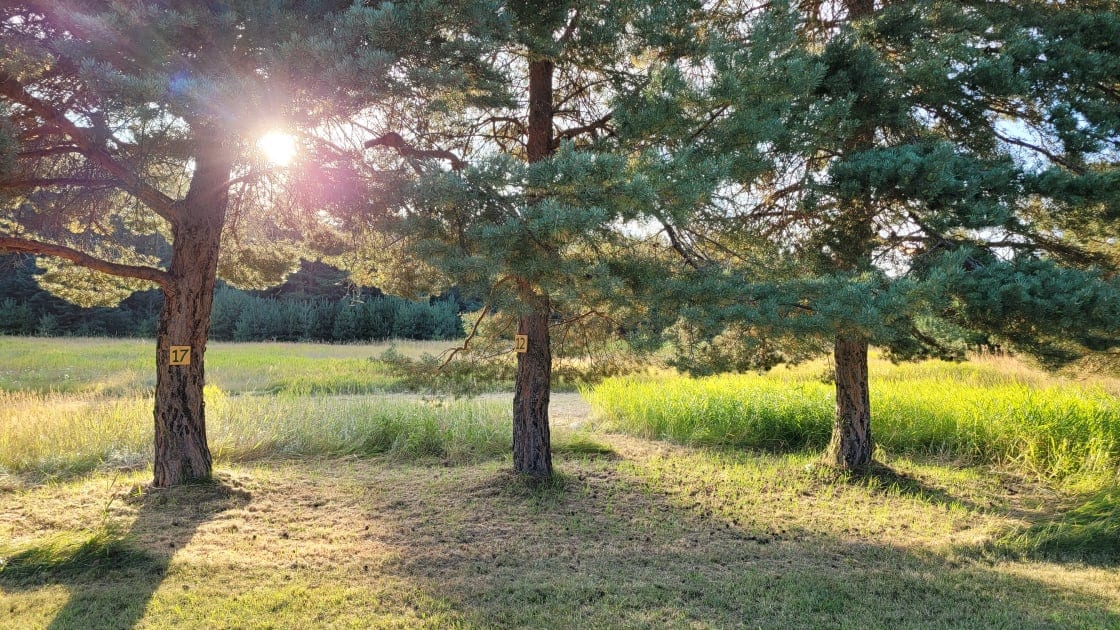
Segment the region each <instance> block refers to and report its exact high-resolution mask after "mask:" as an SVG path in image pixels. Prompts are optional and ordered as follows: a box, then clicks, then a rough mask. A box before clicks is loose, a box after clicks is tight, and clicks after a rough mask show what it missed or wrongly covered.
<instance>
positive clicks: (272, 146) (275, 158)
mask: <svg viewBox="0 0 1120 630" xmlns="http://www.w3.org/2000/svg"><path fill="white" fill-rule="evenodd" d="M257 147H258V148H259V149H260V150H261V153H263V154H264V157H265V159H267V160H268V161H269V162H272V163H273V164H275V165H277V166H287V165H288V164H290V163H291V162H292V159H293V158H294V157H295V156H296V139H295V138H294V137H292V136H291V134H287V133H284V132H283V131H270V132H268V133H266V134H264V135H263V136H261V139H260V140H257Z"/></svg>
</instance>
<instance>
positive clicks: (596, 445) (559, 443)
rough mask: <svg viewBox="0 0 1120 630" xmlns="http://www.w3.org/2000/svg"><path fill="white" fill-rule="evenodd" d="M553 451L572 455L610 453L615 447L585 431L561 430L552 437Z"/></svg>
mask: <svg viewBox="0 0 1120 630" xmlns="http://www.w3.org/2000/svg"><path fill="white" fill-rule="evenodd" d="M552 452H553V453H567V454H571V455H610V454H612V453H614V449H613V448H611V446H610V445H609V444H604V443H603V442H600V441H599V440H596V439H595V438H593V437H591V436H590V435H588V434H587V433H584V432H580V431H574V432H566V431H559V432H557V433H556V434H555V435H554V436H553V438H552Z"/></svg>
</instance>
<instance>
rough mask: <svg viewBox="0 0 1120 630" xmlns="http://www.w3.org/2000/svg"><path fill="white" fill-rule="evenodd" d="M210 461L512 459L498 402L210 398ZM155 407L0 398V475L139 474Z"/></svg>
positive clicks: (86, 398) (83, 399)
mask: <svg viewBox="0 0 1120 630" xmlns="http://www.w3.org/2000/svg"><path fill="white" fill-rule="evenodd" d="M206 404H207V407H206V411H207V433H208V438H209V443H210V448H211V451H212V452H213V454H214V456H215V459H217V460H218V461H219V462H221V461H227V462H228V461H244V460H249V459H255V458H262V457H271V456H294V455H380V454H384V455H389V456H392V457H397V458H402V459H418V458H426V457H431V458H438V459H441V460H443V461H447V462H451V463H464V462H469V461H476V460H480V459H485V458H490V457H496V456H500V455H504V454H505V453H507V452H509V448H510V446H509V445H510V437H509V434H510V428H509V427H510V421H509V411H508V409H507V407H506V406H505V405H502V404H500V403H496V402H469V401H456V402H451V403H426V402H421V401H408V400H397V399H392V398H385V397H295V396H229V395H227V394H224V393H222V392H221V391H220V390H218V389H217V388H216V387H213V386H208V387H207V388H206ZM151 410H152V400H151V399H150V398H146V397H130V398H117V399H103V398H100V397H97V396H93V395H66V394H57V393H55V394H36V393H4V392H0V473H3V472H7V473H10V474H32V475H39V476H51V475H66V474H75V473H81V472H86V471H89V470H93V469H96V468H100V467H125V468H131V467H136V468H139V467H143V466H145V465H147V464H148V462H150V460H151V453H152V440H153V438H152V425H153V421H152V411H151Z"/></svg>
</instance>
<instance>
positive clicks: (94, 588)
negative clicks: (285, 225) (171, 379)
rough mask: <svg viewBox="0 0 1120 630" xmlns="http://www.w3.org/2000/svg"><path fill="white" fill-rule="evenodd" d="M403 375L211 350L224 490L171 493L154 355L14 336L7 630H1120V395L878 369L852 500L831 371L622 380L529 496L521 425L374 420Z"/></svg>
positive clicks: (338, 349)
mask: <svg viewBox="0 0 1120 630" xmlns="http://www.w3.org/2000/svg"><path fill="white" fill-rule="evenodd" d="M382 349H383V347H371V346H317V345H297V344H260V345H255V344H214V345H213V346H212V347H211V349H210V352H209V353H208V360H209V361H208V366H207V367H208V370H207V373H208V376H210V377H211V382H212V383H214V385H215V386H214V387H211V388H210V389H209V390H208V392H207V396H208V411H209V413H210V423H211V441H212V443H213V445H214V450H215V453H216V457H217V461H218V465H217V481H216V483H214V484H206V485H196V486H188V487H182V488H175V489H170V490H155V491H153V490H148V489H146V488H145V486H144V483H145V482H146V481H147V479H148V477H149V472H148V471H147V466H148V465H149V461H148V458H149V457H150V456H149V455H148V453H149V451H148V449H149V448H150V447H149V446H147V445H146V441H148V440H150V439H151V438H150V435H151V428H150V424H151V412H150V405H151V401H150V387H151V381H150V378H151V376H150V375H149V374H147V372H146V370H147V367H146V366H147V365H149V364H150V363H152V362H153V358H152V356H151V355H152V352H153V350H152V348H151V344H150V342H136V341H106V340H76V341H75V340H39V339H13V338H0V392H3V393H0V558H3V565H0V627H3V628H8V627H12V628H46V627H53V628H116V627H119V628H129V627H200V628H201V627H206V628H225V627H229V628H288V627H305V628H317V627H353V628H366V627H419V626H426V627H448V626H451V627H495V626H498V627H575V628H585V627H586V628H591V627H651V628H660V627H734V626H747V627H759V626H761V627H774V628H787V627H849V626H870V627H889V628H894V627H921V628H925V627H969V628H971V627H1015V628H1032V627H1120V567H1118V560H1120V559H1118V558H1117V555H1116V554H1115V553H1114V551H1116V550H1117V549H1118V546H1120V542H1117V541H1120V531H1118V530H1117V527H1120V525H1118V523H1120V513H1117V509H1116V506H1117V504H1118V502H1120V492H1118V491H1117V479H1116V474H1117V465H1118V464H1117V462H1118V461H1120V457H1118V456H1117V452H1118V451H1117V450H1116V445H1115V444H1112V443H1110V442H1109V440H1110V439H1112V438H1113V437H1116V436H1115V435H1114V434H1113V433H1112V431H1113V429H1114V427H1115V426H1116V425H1114V424H1112V423H1113V421H1114V418H1115V414H1116V413H1117V410H1120V402H1117V400H1116V399H1115V397H1114V392H1115V391H1116V389H1115V388H1114V383H1113V382H1112V381H1110V380H1108V379H1097V380H1095V381H1094V382H1091V383H1086V382H1079V383H1073V382H1070V381H1066V380H1063V379H1058V378H1054V377H1050V376H1046V375H1043V374H1041V373H1038V372H1036V371H1033V370H1031V369H1030V368H1027V367H1025V366H1023V365H1021V364H1019V363H1017V362H1012V361H1007V360H1000V361H988V362H981V363H978V364H969V365H965V366H951V365H947V364H940V363H925V364H919V365H916V366H899V367H895V366H891V365H890V364H887V363H884V362H879V361H876V362H875V363H874V364H873V366H872V379H873V381H874V382H876V383H878V385H876V386H875V387H876V388H877V389H876V392H877V393H876V394H875V396H876V398H875V401H876V404H877V405H878V406H881V407H882V409H883V410H882V411H881V412H880V413H881V417H877V418H876V420H875V421H876V422H877V423H879V424H881V425H882V427H883V430H884V432H883V439H884V443H885V445H884V447H883V448H882V449H881V450H880V452H879V453H878V459H879V460H880V461H881V462H882V464H883V465H882V466H879V467H878V468H876V470H875V471H874V473H873V474H871V475H869V476H867V477H860V478H850V477H843V476H841V477H837V476H835V475H833V474H831V473H829V472H828V471H826V470H822V469H820V468H819V467H817V466H816V465H815V451H816V449H817V448H818V446H819V440H820V437H819V436H818V434H819V433H820V431H821V429H820V426H819V425H820V423H821V418H820V413H821V412H820V408H822V405H823V409H824V411H825V413H826V414H827V408H828V404H827V394H828V388H827V385H824V384H822V383H820V382H819V376H820V374H821V373H822V372H823V368H824V364H823V363H822V364H819V365H809V366H802V367H799V368H796V369H794V370H779V371H776V372H775V373H772V374H770V375H766V376H762V377H759V376H750V375H748V376H741V377H718V378H717V379H712V380H704V379H701V380H695V381H694V380H691V379H683V378H679V377H668V376H658V377H648V378H643V379H619V380H614V381H609V382H607V383H606V384H604V385H603V386H601V388H599V389H597V390H595V391H592V392H589V393H587V396H588V397H589V398H590V399H591V401H592V402H593V403H594V409H595V411H594V414H595V417H594V418H592V419H590V420H585V419H576V420H575V421H573V419H572V418H571V417H567V416H566V417H565V418H564V420H562V421H560V422H557V423H556V424H557V425H558V426H556V427H555V429H556V431H555V433H556V435H555V438H556V442H557V445H558V449H557V451H558V452H557V454H556V466H557V469H558V471H559V475H558V477H557V479H556V481H555V483H552V484H549V485H546V486H543V487H532V486H529V485H527V484H526V482H525V481H524V480H521V479H519V478H517V477H515V476H513V475H511V474H509V473H508V472H507V469H508V468H509V466H510V463H509V455H508V453H507V450H508V442H509V437H508V435H509V411H508V401H503V400H500V399H498V400H495V399H493V398H489V399H486V400H475V401H452V402H440V401H423V400H419V399H410V398H408V397H402V396H400V395H395V394H390V395H384V394H381V393H379V392H387V391H388V392H391V391H394V390H395V389H396V388H395V386H394V384H393V382H392V379H391V378H390V377H388V376H387V375H386V374H385V373H384V372H380V371H379V368H378V366H377V363H376V362H375V361H370V360H369V358H370V357H375V356H377V355H378V354H380V352H381V350H382ZM70 350H75V351H74V352H73V353H71V352H70ZM417 351H419V350H417ZM427 351H429V352H433V353H434V352H438V350H437V349H427ZM906 370H910V372H908V373H907V372H906ZM305 372H306V373H305ZM332 375H334V376H335V377H337V379H338V382H339V383H340V385H339V386H337V387H336V386H334V385H332ZM301 377H305V378H309V379H315V382H316V383H318V385H316V386H314V387H306V388H302V389H301V388H296V387H288V386H284V385H278V384H279V383H287V382H297V380H298V379H299V378H301ZM366 377H368V378H369V379H370V381H371V382H372V381H375V380H376V379H379V378H380V379H381V381H380V383H377V384H376V385H375V384H372V383H370V384H365V385H360V384H361V383H362V379H363V378H366ZM720 379H722V380H720ZM304 382H306V381H304ZM341 383H359V385H357V386H352V385H344V386H343V385H341ZM923 383H924V384H923ZM930 383H941V385H940V386H934V385H931V384H930ZM348 388H351V389H348ZM986 388H987V389H986ZM1001 388H1002V389H1001ZM943 390H944V391H945V392H950V393H945V394H938V392H941V391H943ZM954 391H956V392H957V395H955V396H954V395H953V394H952V393H951V392H954ZM985 391H986V392H988V395H987V396H985V395H984V392H985ZM791 392H792V393H791ZM908 392H909V394H908ZM822 396H823V397H824V398H823V399H822ZM892 396H894V397H896V398H898V400H895V399H894V398H891V397H892ZM1062 396H1065V397H1066V398H1062ZM921 400H927V402H926V403H922V402H921ZM899 401H901V402H899ZM906 401H909V405H910V406H906V405H905V404H904V403H905V402H906ZM639 403H640V404H639ZM1051 403H1054V404H1051ZM642 405H644V406H645V407H644V408H643V407H642ZM752 405H753V406H752ZM985 405H987V406H985ZM1062 409H1072V411H1069V412H1068V413H1064V414H1063V413H1060V411H1061V410H1062ZM1032 414H1033V415H1032ZM982 415H983V416H990V417H991V418H992V422H991V423H990V427H989V429H988V430H987V431H986V432H985V431H983V430H981V428H980V427H982V426H988V425H985V424H984V423H983V422H981V420H982V418H981V416H982ZM927 416H928V417H934V418H938V419H939V420H938V422H939V423H938V424H937V425H936V427H934V428H926V429H924V430H918V428H919V427H921V426H924V421H923V420H922V418H924V417H927ZM736 418H739V419H738V420H736ZM826 419H827V416H826ZM1024 422H1033V423H1034V424H1027V425H1023V423H1024ZM576 424H578V425H579V427H578V428H576V427H574V426H571V425H576ZM1021 425H1022V426H1025V427H1026V428H1021ZM589 426H590V427H592V428H590V429H589V428H588V427H589ZM876 426H879V425H878V424H877V425H876ZM825 428H827V424H826V425H825ZM957 433H960V434H961V435H960V436H959V437H955V436H954V435H955V434H957ZM748 434H754V435H756V436H762V437H756V438H751V437H750V436H749V435H748ZM950 434H954V435H950ZM1063 434H1064V435H1065V436H1066V440H1065V442H1064V443H1063V442H1061V438H1060V437H1059V438H1057V439H1058V443H1057V444H1053V445H1052V448H1046V449H1042V450H1040V448H1041V447H1040V446H1038V445H1039V444H1043V443H1044V442H1045V441H1044V440H1042V439H1041V438H1040V439H1036V440H1033V441H1030V440H1028V441H1026V442H1023V440H1022V439H1021V438H1023V437H1024V436H1028V435H1029V436H1035V437H1037V436H1038V435H1043V436H1044V437H1046V438H1047V440H1049V442H1053V440H1052V439H1050V438H1051V436H1055V435H1057V436H1061V435H1063ZM775 436H777V437H775ZM1016 436H1018V437H1016ZM752 440H753V441H754V442H757V443H753V442H752ZM997 447H998V448H997ZM988 451H994V452H988ZM1049 454H1056V455H1055V456H1053V457H1052V456H1051V455H1049ZM1077 458H1082V459H1086V460H1091V461H1082V462H1079V463H1078V465H1073V464H1070V463H1067V462H1068V460H1070V459H1077Z"/></svg>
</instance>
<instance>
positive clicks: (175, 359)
mask: <svg viewBox="0 0 1120 630" xmlns="http://www.w3.org/2000/svg"><path fill="white" fill-rule="evenodd" d="M190 364H191V347H190V346H171V365H190Z"/></svg>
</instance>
